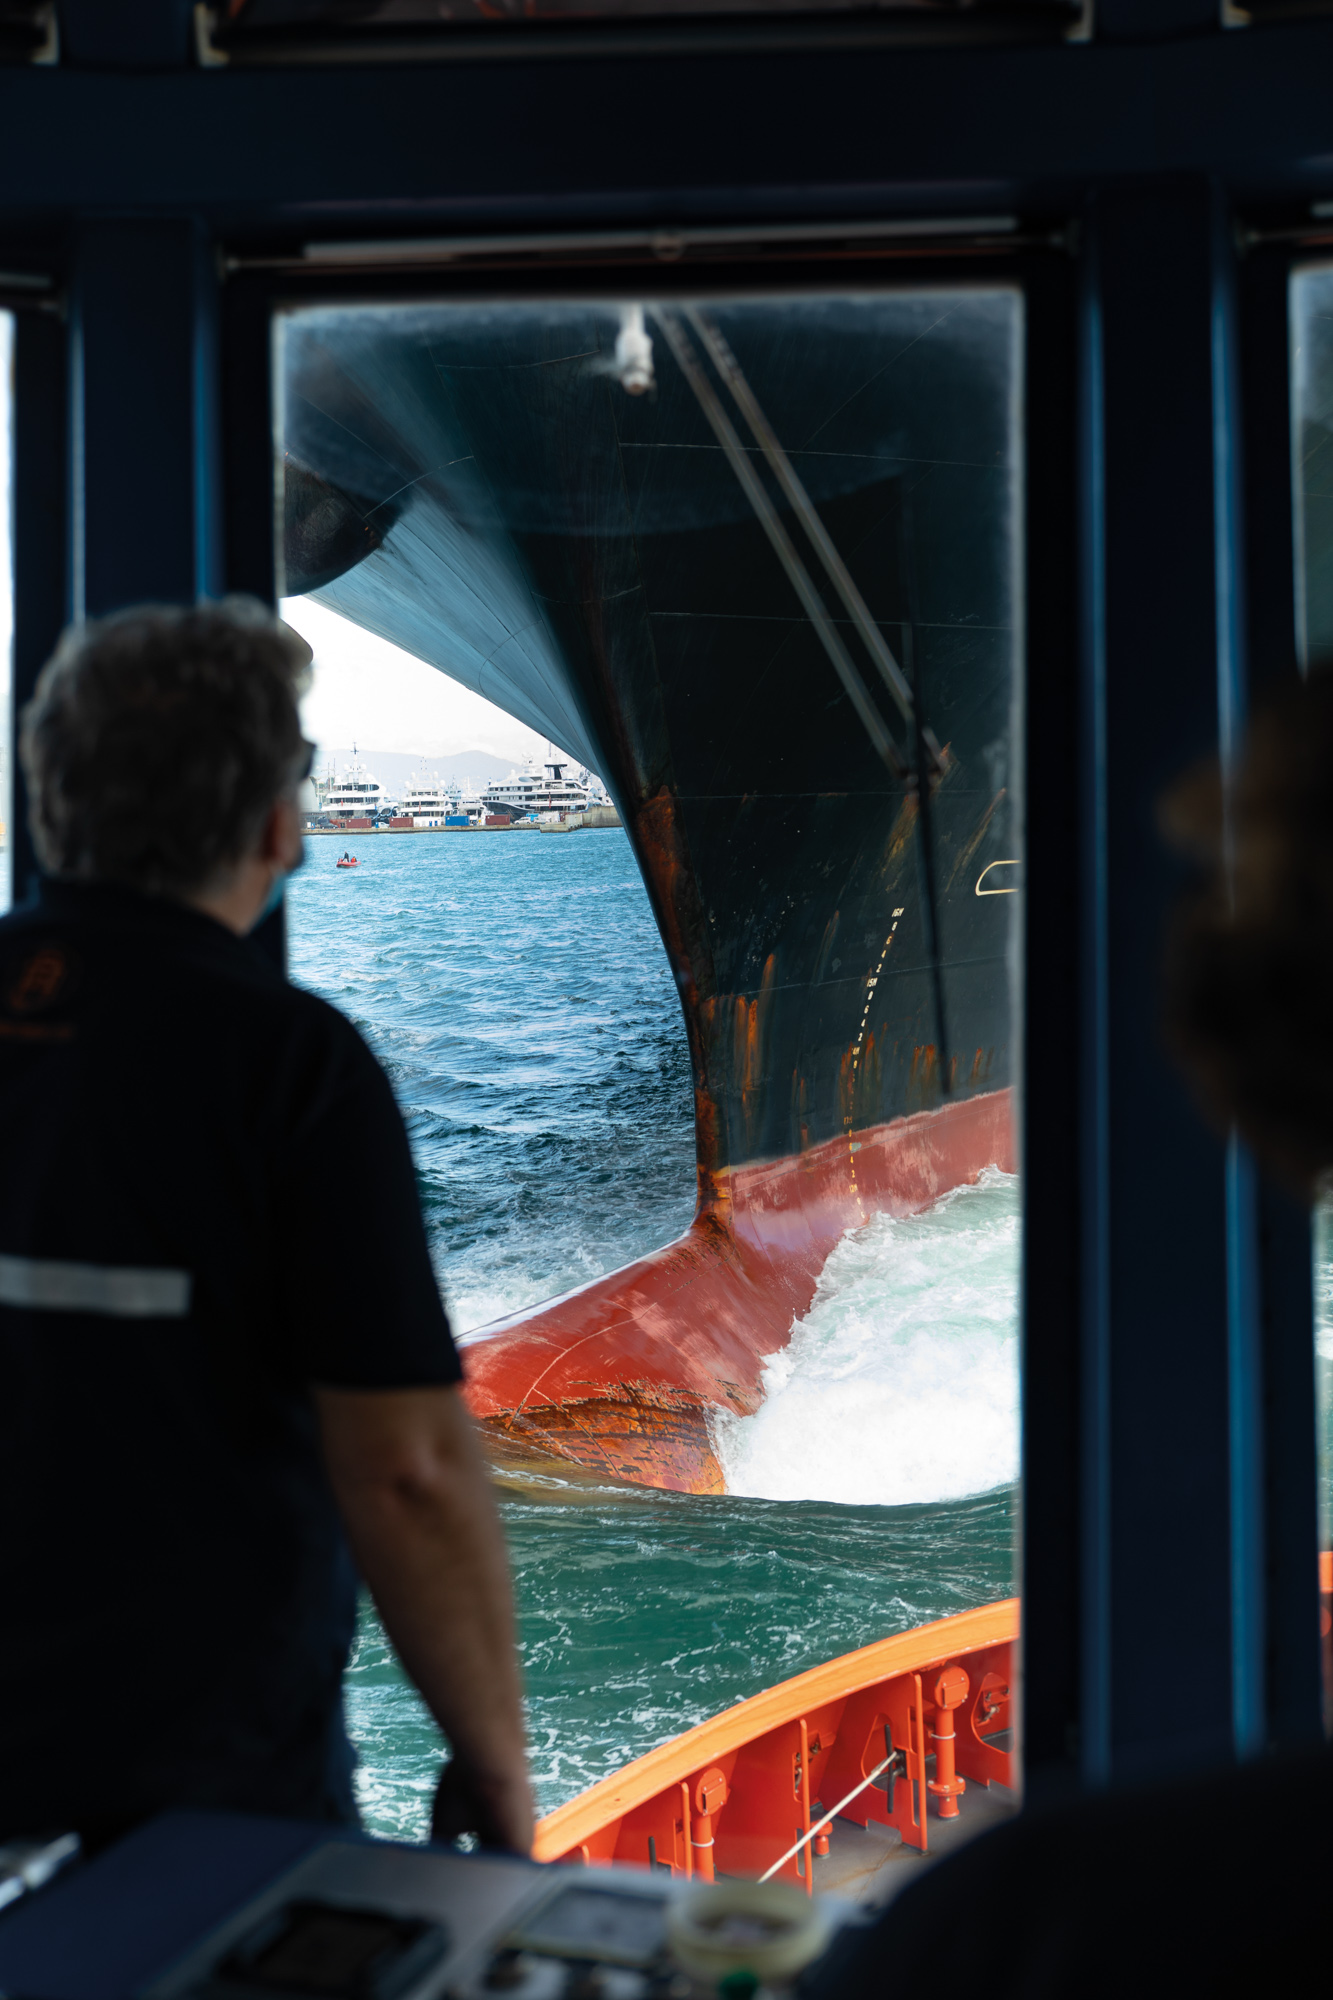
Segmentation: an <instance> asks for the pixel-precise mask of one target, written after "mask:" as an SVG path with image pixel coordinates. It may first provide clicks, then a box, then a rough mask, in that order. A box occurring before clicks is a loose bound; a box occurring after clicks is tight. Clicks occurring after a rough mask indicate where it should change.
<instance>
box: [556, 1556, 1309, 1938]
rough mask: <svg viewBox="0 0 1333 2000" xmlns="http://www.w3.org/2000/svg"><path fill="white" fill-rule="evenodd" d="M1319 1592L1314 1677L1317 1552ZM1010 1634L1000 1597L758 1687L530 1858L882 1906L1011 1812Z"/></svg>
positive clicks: (656, 1753)
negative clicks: (928, 1864) (787, 1889)
mask: <svg viewBox="0 0 1333 2000" xmlns="http://www.w3.org/2000/svg"><path fill="white" fill-rule="evenodd" d="M1319 1590H1320V1600H1321V1602H1320V1627H1321V1632H1322V1636H1323V1644H1324V1650H1325V1671H1326V1673H1327V1672H1328V1670H1329V1668H1330V1666H1333V1553H1330V1552H1329V1551H1327V1550H1325V1551H1324V1552H1323V1553H1322V1554H1321V1555H1320V1558H1319ZM1018 1637H1019V1599H1018V1598H1016V1597H1011V1598H1006V1599H1005V1600H1004V1601H1003V1602H1002V1603H999V1604H987V1605H983V1606H982V1607H981V1609H979V1610H976V1611H963V1612H960V1613H958V1614H957V1615H956V1616H955V1617H952V1618H941V1619H939V1620H937V1621H936V1622H935V1623H933V1624H930V1625H918V1626H916V1627H915V1628H914V1629H913V1630H912V1631H910V1632H899V1633H896V1634H895V1635H894V1636H893V1637H892V1638H891V1639H880V1640H877V1641H876V1643H875V1644H874V1645H873V1646H862V1647H861V1648H860V1649H859V1650H858V1651H856V1652H854V1653H844V1654H843V1655H842V1656H841V1658H839V1659H836V1660H830V1661H829V1662H828V1663H827V1665H825V1666H822V1667H812V1668H811V1669H810V1670H809V1672H807V1673H804V1674H797V1675H796V1676H795V1678H794V1679H792V1680H789V1681H782V1682H781V1683H780V1684H779V1685H778V1686H777V1687H772V1688H765V1689H764V1691H763V1692H762V1694H757V1695H753V1696H752V1697H751V1698H750V1700H748V1701H739V1702H737V1703H736V1704H735V1706H734V1707H732V1708H728V1709H724V1710H723V1712H722V1714H721V1715H715V1716H712V1717H711V1718H710V1719H709V1720H708V1721H707V1722H701V1723H699V1724H698V1725H697V1726H696V1727H695V1728H693V1729H687V1730H685V1731H684V1732H683V1734H681V1735H680V1736H673V1737H672V1738H671V1740H670V1741H669V1742H667V1743H663V1744H661V1745H660V1746H659V1748H658V1749H656V1750H650V1751H649V1752H648V1754H647V1756H646V1757H639V1758H636V1759H635V1761H634V1762H633V1763H632V1764H626V1765H625V1766H624V1768H623V1769H622V1770H619V1771H616V1772H613V1773H612V1775H611V1776H610V1777H609V1778H603V1779H602V1780H601V1782H600V1783H599V1784H596V1785H590V1786H589V1788H588V1790H587V1791H586V1792H580V1793H579V1795H578V1797H577V1798H574V1799H571V1800H570V1801H569V1803H568V1804H567V1805H563V1806H560V1807H559V1808H558V1809H557V1810H556V1811H555V1812H553V1813H548V1814H547V1816H546V1818H545V1819H543V1820H541V1821H540V1822H539V1823H538V1826H537V1832H536V1838H535V1840H534V1843H533V1849H532V1854H533V1859H534V1860H535V1861H563V1862H572V1863H574V1864H577V1863H579V1862H582V1863H583V1864H584V1865H585V1866H587V1867H590V1868H591V1867H610V1866H615V1865H622V1864H623V1865H629V1866H637V1867H640V1868H665V1869H668V1870H669V1871H670V1873H671V1874H672V1875H677V1876H699V1877H700V1878H701V1879H703V1880H705V1881H712V1880H713V1879H714V1878H715V1877H717V1876H739V1877H741V1878H744V1879H749V1880H758V1879H772V1880H777V1881H785V1882H793V1883H795V1884H796V1885H797V1886H798V1887H802V1888H804V1889H805V1890H806V1892H807V1893H808V1894H810V1895H813V1894H814V1892H815V1891H816V1890H820V1891H822V1892H831V1893H834V1894H836V1895H840V1896H843V1897H845V1898H847V1899H848V1900H851V1901H854V1902H859V1903H865V1904H872V1905H883V1904H885V1903H887V1902H889V1901H891V1900H892V1898H893V1897H894V1896H895V1895H897V1893H898V1892H899V1890H900V1889H904V1888H906V1887H907V1886H908V1884H909V1883H910V1882H912V1881H913V1880H914V1879H915V1878H916V1875H917V1872H918V1871H919V1869H920V1866H921V1864H922V1863H923V1861H926V1860H929V1859H938V1858H939V1857H940V1856H941V1855H944V1854H947V1853H948V1852H949V1851H950V1849H951V1848H953V1847H954V1846H955V1845H957V1843H958V1842H959V1841H962V1840H968V1839H971V1838H972V1837H973V1836H974V1835H975V1834H977V1833H981V1832H983V1831H984V1830H985V1829H986V1828H987V1827H988V1826H993V1825H995V1824H996V1823H997V1822H998V1821H1000V1820H1003V1819H1005V1818H1007V1817H1008V1815H1009V1814H1010V1813H1012V1812H1013V1811H1014V1810H1015V1809H1016V1808H1017V1806H1018V1803H1019V1799H1018V1789H1017V1787H1018V1769H1017V1759H1016V1751H1015V1746H1014V1723H1015V1721H1016V1719H1017V1709H1016V1697H1017V1687H1016V1682H1015V1675H1016V1673H1017V1669H1018ZM1330 1680H1331V1681H1333V1675H1331V1676H1330Z"/></svg>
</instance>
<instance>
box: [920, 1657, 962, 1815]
mask: <svg viewBox="0 0 1333 2000" xmlns="http://www.w3.org/2000/svg"><path fill="white" fill-rule="evenodd" d="M970 1686H971V1683H970V1682H969V1680H968V1678H967V1675H966V1674H965V1673H964V1672H963V1669H962V1668H961V1667H959V1666H952V1667H943V1668H941V1670H940V1672H939V1673H938V1674H937V1675H936V1676H935V1685H934V1687H933V1688H932V1689H931V1691H930V1698H931V1700H932V1702H933V1703H934V1704H935V1714H934V1719H933V1722H932V1724H931V1732H930V1734H931V1741H932V1742H933V1743H934V1746H935V1775H934V1777H933V1778H931V1779H930V1780H929V1781H928V1783H927V1786H926V1789H927V1791H931V1792H934V1794H935V1796H936V1798H937V1799H938V1800H939V1802H940V1818H941V1819H957V1817H958V1796H959V1793H960V1792H965V1791H966V1790H967V1783H966V1780H965V1779H963V1778H960V1777H959V1776H958V1772H957V1768H956V1766H955V1764H954V1745H955V1735H954V1726H953V1712H954V1710H955V1709H956V1708H961V1707H962V1705H963V1703H964V1702H965V1701H966V1700H967V1697H968V1692H969V1689H970Z"/></svg>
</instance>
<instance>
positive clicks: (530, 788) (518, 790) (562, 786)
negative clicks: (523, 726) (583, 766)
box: [485, 743, 591, 817]
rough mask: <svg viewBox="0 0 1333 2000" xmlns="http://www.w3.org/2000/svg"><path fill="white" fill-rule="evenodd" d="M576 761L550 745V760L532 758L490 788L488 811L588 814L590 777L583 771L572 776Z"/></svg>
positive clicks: (521, 813) (547, 748)
mask: <svg viewBox="0 0 1333 2000" xmlns="http://www.w3.org/2000/svg"><path fill="white" fill-rule="evenodd" d="M572 764H573V759H572V758H570V757H566V756H564V755H563V754H562V753H561V752H560V751H559V750H557V749H556V747H555V745H554V744H553V743H548V744H547V746H546V761H545V763H544V764H539V763H538V762H537V761H536V759H535V758H531V759H530V760H529V761H528V763H527V764H525V765H524V767H523V769H522V770H521V771H511V772H510V773H509V776H508V777H507V778H506V779H504V781H503V782H502V783H501V784H497V785H488V786H487V787H486V794H485V804H486V809H487V811H488V812H507V813H517V814H520V815H522V816H524V817H526V815H527V814H529V813H534V814H536V815H538V816H539V817H540V816H541V815H542V814H545V813H571V812H586V810H587V808H588V804H589V801H590V799H591V791H590V786H589V777H588V773H587V772H586V771H579V772H578V773H577V774H576V775H575V776H574V777H568V776H567V775H566V773H567V772H568V771H569V770H570V768H571V766H572Z"/></svg>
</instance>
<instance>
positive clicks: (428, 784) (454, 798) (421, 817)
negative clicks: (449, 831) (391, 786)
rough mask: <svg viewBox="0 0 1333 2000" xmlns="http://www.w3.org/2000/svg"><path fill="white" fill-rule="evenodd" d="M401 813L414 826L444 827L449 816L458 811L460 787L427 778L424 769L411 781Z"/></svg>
mask: <svg viewBox="0 0 1333 2000" xmlns="http://www.w3.org/2000/svg"><path fill="white" fill-rule="evenodd" d="M399 811H400V813H402V814H403V815H404V816H405V817H408V818H410V819H411V821H412V824H413V826H425V827H431V826H443V825H444V822H445V820H446V818H447V817H448V816H449V814H450V813H456V812H457V811H458V787H457V785H447V784H445V783H444V782H443V781H442V780H441V779H440V778H438V777H435V776H433V775H432V776H430V777H427V775H426V772H425V769H424V767H423V768H422V770H420V771H419V772H417V773H416V775H415V776H414V777H412V778H411V779H409V781H408V786H407V791H406V793H405V794H404V797H403V802H402V804H401V806H400V807H399Z"/></svg>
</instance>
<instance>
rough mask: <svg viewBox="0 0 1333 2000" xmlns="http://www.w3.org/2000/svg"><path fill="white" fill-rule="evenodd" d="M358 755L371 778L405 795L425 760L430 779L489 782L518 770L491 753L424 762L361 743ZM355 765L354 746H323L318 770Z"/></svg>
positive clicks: (461, 754)
mask: <svg viewBox="0 0 1333 2000" xmlns="http://www.w3.org/2000/svg"><path fill="white" fill-rule="evenodd" d="M356 754H357V756H358V758H359V759H360V761H361V762H362V763H363V764H364V765H365V767H366V769H367V770H368V771H369V772H370V773H371V775H372V776H373V777H376V778H378V779H379V781H380V783H381V784H382V785H384V786H385V787H386V788H387V789H388V790H389V791H390V792H401V791H402V790H403V789H404V787H405V786H406V785H407V783H408V780H409V779H410V778H413V777H415V775H416V774H417V772H418V771H420V770H421V768H422V764H423V761H424V764H425V768H426V771H427V774H428V775H429V776H430V777H433V778H480V779H482V780H483V781H484V782H487V783H490V782H493V781H494V780H496V779H498V778H507V777H508V776H509V773H510V772H511V771H512V770H513V768H514V760H513V759H512V758H505V757H493V756H492V755H491V753H490V752H489V751H488V750H459V751H457V752H455V753H454V754H453V755H452V756H449V757H427V758H425V759H424V760H423V759H422V758H420V757H413V756H410V755H409V754H408V752H407V751H405V750H363V749H362V748H361V746H360V745H359V744H358V745H357V752H356ZM351 762H352V748H351V745H350V744H346V745H344V746H343V747H342V748H341V749H339V748H336V747H335V748H333V749H325V748H323V747H322V746H321V749H320V753H319V758H318V760H317V763H316V769H317V770H319V771H320V772H321V773H322V772H324V771H326V770H328V768H329V766H330V765H332V764H336V765H337V767H338V769H339V771H346V769H347V768H348V766H349V765H350V764H351Z"/></svg>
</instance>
